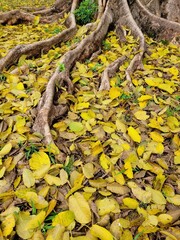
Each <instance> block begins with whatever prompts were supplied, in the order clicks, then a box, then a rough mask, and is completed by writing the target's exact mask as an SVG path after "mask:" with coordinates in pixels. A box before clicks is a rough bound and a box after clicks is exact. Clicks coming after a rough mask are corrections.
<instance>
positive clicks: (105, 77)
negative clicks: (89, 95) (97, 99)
mask: <svg viewBox="0 0 180 240" xmlns="http://www.w3.org/2000/svg"><path fill="white" fill-rule="evenodd" d="M125 59H126V57H125V56H123V57H120V58H118V59H117V60H116V61H114V62H112V63H111V64H109V66H108V67H107V68H106V69H105V70H104V72H103V74H102V78H101V84H100V87H99V91H102V90H109V89H110V81H109V80H110V78H112V77H113V76H114V75H115V74H116V72H117V71H118V69H119V67H120V66H121V65H122V64H123V62H124V61H125Z"/></svg>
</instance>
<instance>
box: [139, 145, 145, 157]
mask: <svg viewBox="0 0 180 240" xmlns="http://www.w3.org/2000/svg"><path fill="white" fill-rule="evenodd" d="M144 151H145V146H144V145H139V146H138V148H137V153H138V156H140V157H141V156H142V155H143V153H144Z"/></svg>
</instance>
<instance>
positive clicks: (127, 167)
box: [124, 162, 133, 179]
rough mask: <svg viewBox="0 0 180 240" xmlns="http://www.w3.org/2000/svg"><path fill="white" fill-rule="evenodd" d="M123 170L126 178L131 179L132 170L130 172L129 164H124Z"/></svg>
mask: <svg viewBox="0 0 180 240" xmlns="http://www.w3.org/2000/svg"><path fill="white" fill-rule="evenodd" d="M124 168H125V169H126V171H125V172H124V174H126V176H127V177H128V178H130V179H132V178H133V170H132V166H131V163H130V162H126V163H125V164H124Z"/></svg>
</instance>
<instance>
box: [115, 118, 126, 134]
mask: <svg viewBox="0 0 180 240" xmlns="http://www.w3.org/2000/svg"><path fill="white" fill-rule="evenodd" d="M116 127H117V130H118V131H121V132H123V133H125V132H126V130H127V127H126V125H125V124H124V123H123V122H121V121H120V120H119V119H117V120H116Z"/></svg>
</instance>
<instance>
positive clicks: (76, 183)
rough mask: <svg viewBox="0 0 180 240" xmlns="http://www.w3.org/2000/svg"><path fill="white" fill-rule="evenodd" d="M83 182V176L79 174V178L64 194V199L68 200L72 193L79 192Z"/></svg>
mask: <svg viewBox="0 0 180 240" xmlns="http://www.w3.org/2000/svg"><path fill="white" fill-rule="evenodd" d="M83 180H84V175H83V174H79V176H78V177H77V179H76V180H75V182H74V186H73V187H72V188H71V189H70V190H69V192H68V193H67V194H66V198H68V197H69V196H70V195H71V194H72V193H74V192H76V191H77V190H79V189H80V188H82V187H83V185H82V182H83Z"/></svg>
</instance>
